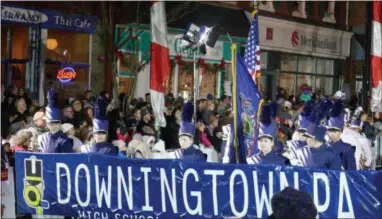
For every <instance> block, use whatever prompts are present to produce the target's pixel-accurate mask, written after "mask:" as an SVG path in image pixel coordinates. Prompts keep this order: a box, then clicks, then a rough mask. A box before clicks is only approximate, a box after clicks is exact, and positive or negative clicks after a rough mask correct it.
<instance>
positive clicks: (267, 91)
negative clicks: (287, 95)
mask: <svg viewBox="0 0 382 219" xmlns="http://www.w3.org/2000/svg"><path fill="white" fill-rule="evenodd" d="M278 81H279V79H278V71H265V70H264V71H261V76H260V78H259V91H260V93H261V94H262V96H263V99H264V100H276V95H277V86H278Z"/></svg>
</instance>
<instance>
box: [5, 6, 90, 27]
mask: <svg viewBox="0 0 382 219" xmlns="http://www.w3.org/2000/svg"><path fill="white" fill-rule="evenodd" d="M1 23H17V24H26V25H34V24H36V25H41V27H42V28H55V29H63V30H69V31H75V32H85V33H95V30H96V24H97V17H94V16H86V15H78V14H64V13H61V12H57V11H52V10H45V9H42V10H38V9H26V8H23V7H20V6H15V5H8V4H2V5H1Z"/></svg>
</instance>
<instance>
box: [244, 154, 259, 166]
mask: <svg viewBox="0 0 382 219" xmlns="http://www.w3.org/2000/svg"><path fill="white" fill-rule="evenodd" d="M247 163H248V164H261V159H260V156H259V155H255V156H252V157H249V158H247Z"/></svg>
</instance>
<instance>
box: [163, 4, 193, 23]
mask: <svg viewBox="0 0 382 219" xmlns="http://www.w3.org/2000/svg"><path fill="white" fill-rule="evenodd" d="M190 6H192V7H190ZM198 6H199V5H198V4H195V3H193V2H182V3H180V4H179V5H177V6H176V7H175V8H174V9H171V11H169V13H168V14H167V24H170V23H171V22H174V21H176V20H179V19H181V18H182V17H184V16H186V15H187V14H190V13H192V12H194V11H195V10H196V8H197V7H198Z"/></svg>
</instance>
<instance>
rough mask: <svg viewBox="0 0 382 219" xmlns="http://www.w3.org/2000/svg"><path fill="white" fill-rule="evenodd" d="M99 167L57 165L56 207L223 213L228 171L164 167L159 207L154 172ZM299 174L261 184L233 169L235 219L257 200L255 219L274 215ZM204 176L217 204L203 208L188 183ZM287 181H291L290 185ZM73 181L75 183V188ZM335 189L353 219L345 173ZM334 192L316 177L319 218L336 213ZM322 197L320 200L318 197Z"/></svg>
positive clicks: (323, 177)
mask: <svg viewBox="0 0 382 219" xmlns="http://www.w3.org/2000/svg"><path fill="white" fill-rule="evenodd" d="M100 168H101V167H98V166H97V165H95V166H93V167H89V166H86V165H85V164H79V165H78V166H77V167H76V168H75V170H74V173H70V172H69V166H68V165H67V164H65V163H60V162H58V163H56V179H57V194H56V195H57V196H56V197H58V202H59V203H60V204H64V203H67V201H68V200H76V201H77V204H74V203H72V205H73V204H74V205H73V206H80V207H82V208H88V207H89V206H90V205H93V204H96V206H97V207H98V209H99V210H101V209H102V208H105V207H106V208H107V209H110V208H112V209H113V212H115V214H114V218H145V217H144V216H138V215H127V214H121V213H120V212H118V210H123V209H124V208H126V207H125V204H127V206H128V208H129V209H130V210H132V209H141V210H142V211H145V212H152V213H153V215H155V213H154V211H155V212H174V213H179V212H180V209H184V210H185V211H186V212H187V214H189V215H198V216H203V215H205V211H206V209H205V208H206V207H208V208H209V210H211V209H213V215H214V216H218V212H220V211H221V210H222V209H219V206H220V205H219V204H217V203H218V202H219V201H218V200H219V199H218V194H217V193H216V192H214V190H216V185H217V184H218V182H220V181H219V178H220V177H224V176H227V174H226V172H225V171H222V170H212V169H205V170H204V171H203V173H199V172H197V171H196V170H195V169H193V168H187V169H185V170H184V173H183V175H182V176H178V175H177V174H178V173H177V172H176V171H175V169H174V168H171V169H170V171H166V170H165V169H163V168H160V169H159V175H156V177H158V178H157V181H158V183H159V185H160V191H156V192H158V193H161V194H158V195H159V196H158V197H160V199H161V202H160V204H159V205H158V202H157V203H156V204H155V203H152V199H155V198H158V197H155V198H154V197H153V196H150V194H153V191H152V188H150V184H149V179H150V178H151V177H153V175H152V174H153V172H155V171H157V170H155V169H153V168H151V167H140V169H139V170H137V172H140V173H139V174H140V176H137V175H135V176H134V177H133V174H132V172H134V170H133V168H132V167H130V166H129V167H120V166H117V167H114V166H111V165H108V166H106V167H104V168H105V170H104V171H105V172H103V171H101V170H100ZM296 173H297V172H291V173H286V172H280V173H277V172H273V171H269V172H268V174H267V175H268V177H267V179H264V178H265V177H264V176H265V175H263V176H262V178H261V179H260V177H259V176H258V172H257V171H252V174H251V175H252V176H251V175H246V174H245V173H244V172H243V171H242V170H240V169H235V170H234V171H233V172H232V173H230V174H229V175H228V177H229V181H228V182H227V183H228V184H229V190H228V191H227V193H228V194H229V205H230V209H231V210H232V213H233V214H234V216H236V217H245V216H246V215H247V213H248V209H249V201H250V200H254V203H255V205H256V214H257V215H256V216H257V217H258V218H262V217H264V213H266V214H267V215H270V214H271V213H272V208H271V198H272V197H273V195H274V194H275V193H277V192H276V191H277V190H278V188H284V187H286V186H287V185H294V187H295V188H298V187H299V185H298V183H297V182H296V181H300V178H299V175H298V174H296ZM70 174H73V175H70ZM205 176H208V177H212V181H211V182H212V186H211V190H212V191H210V192H211V194H212V196H213V199H212V200H213V201H212V202H211V203H209V204H208V205H207V204H203V203H204V202H205V201H206V200H204V199H203V195H202V193H205V192H207V193H208V192H209V191H207V190H204V189H203V190H201V189H197V188H191V187H189V184H194V183H196V184H199V183H202V184H203V183H205V182H202V181H201V180H202V179H203V178H205ZM138 178H139V179H140V180H141V181H142V182H143V184H144V186H143V187H144V188H143V190H141V192H142V193H140V194H134V195H133V191H134V187H135V186H136V184H134V183H133V181H135V180H137V179H138ZM276 178H282V180H280V181H279V183H276V182H275V179H276ZM287 178H289V182H288V180H287ZM261 181H267V182H268V183H267V184H261ZM73 182H74V184H72V183H73ZM79 182H81V185H82V186H85V185H86V188H85V189H83V188H81V187H80V184H79ZM90 183H91V185H92V186H91V185H90ZM71 185H74V192H73V193H74V194H73V193H72V192H71V191H73V189H72V186H71ZM335 186H338V189H339V194H338V197H336V198H338V206H336V209H338V217H340V218H354V216H355V214H354V206H353V203H352V198H351V194H350V190H349V184H348V181H347V177H346V174H345V173H341V174H340V177H339V182H336V185H335ZM236 187H239V188H240V189H241V188H242V189H243V194H244V195H243V196H242V197H240V204H238V203H237V202H236V200H235V199H236V198H238V197H236V196H237V194H235V191H234V189H235V188H236ZM332 189H333V185H331V182H330V181H329V177H328V174H327V173H324V172H322V173H319V172H314V173H313V188H312V191H311V193H312V194H313V197H312V198H313V200H314V203H315V205H316V206H317V211H318V212H319V213H323V214H325V212H327V211H328V210H329V209H331V210H333V208H329V206H330V204H331V203H333V202H334V203H336V201H337V200H331V195H330V194H331V192H332ZM84 190H85V191H84ZM275 190H276V191H275ZM177 191H179V192H177ZM80 193H81V195H80ZM115 193H118V194H117V195H116V196H117V197H118V199H113V198H112V196H111V194H115ZM322 194H325V196H324V197H325V198H322ZM136 195H139V196H142V198H143V200H144V201H143V202H142V203H140V204H133V197H135V196H136ZM219 195H222V194H219ZM320 195H321V197H320V198H319V196H320ZM72 196H74V197H75V198H74V197H72ZM91 197H93V198H94V197H96V198H95V199H96V200H95V202H93V201H92V204H91V202H90V199H91ZM150 198H151V201H150ZM220 201H221V200H220ZM166 202H167V203H166ZM133 206H134V207H133ZM154 209H155V210H154ZM345 209H346V210H345ZM111 216H112V215H109V213H107V212H101V211H96V209H95V211H91V212H90V211H86V210H79V211H78V217H80V218H112V217H111ZM151 218H153V217H151Z"/></svg>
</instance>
